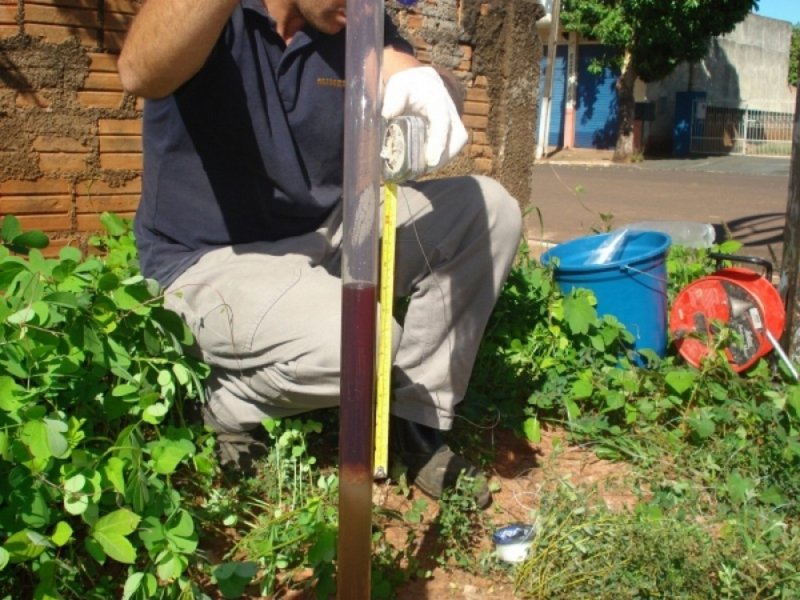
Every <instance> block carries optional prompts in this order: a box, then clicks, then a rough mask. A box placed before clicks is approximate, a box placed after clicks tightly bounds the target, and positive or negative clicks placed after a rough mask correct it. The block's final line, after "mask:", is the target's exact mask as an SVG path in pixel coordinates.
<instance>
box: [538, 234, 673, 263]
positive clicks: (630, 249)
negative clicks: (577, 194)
mask: <svg viewBox="0 0 800 600" xmlns="http://www.w3.org/2000/svg"><path fill="white" fill-rule="evenodd" d="M612 235H615V234H614V232H612V233H599V234H595V235H589V236H585V237H581V238H576V239H574V240H570V241H568V242H564V243H563V244H559V245H558V246H554V247H553V248H550V249H549V250H547V251H546V252H545V253H544V254H542V256H541V258H540V259H539V260H540V262H541V263H542V264H543V265H545V266H547V265H550V264H551V262H552V261H553V259H554V258H558V266H557V267H556V270H558V271H569V272H576V273H579V272H594V271H600V270H604V269H619V268H620V267H622V266H625V265H630V264H635V263H642V262H646V261H649V260H652V259H654V258H658V257H661V256H663V255H665V254H666V252H667V250H668V249H669V247H670V244H671V243H672V238H671V237H670V236H669V235H668V234H666V233H662V232H660V231H634V230H631V231H628V233H627V235H626V237H625V242H624V244H623V246H622V249H621V252H620V254H619V256H617V257H616V258H615V259H614V260H611V261H608V262H604V263H602V264H591V263H590V264H587V260H588V258H589V256H590V254H591V253H592V252H594V251H596V250H597V249H598V248H599V247H600V246H601V245H602V244H603V243H604V242H605V241H606V240H608V238H609V237H611V236H612Z"/></svg>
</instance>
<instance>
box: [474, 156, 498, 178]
mask: <svg viewBox="0 0 800 600" xmlns="http://www.w3.org/2000/svg"><path fill="white" fill-rule="evenodd" d="M473 164H474V165H475V168H476V169H477V170H478V172H479V173H484V174H487V173H491V172H492V166H493V163H492V161H491V160H490V159H488V158H476V159H475V160H474V161H473Z"/></svg>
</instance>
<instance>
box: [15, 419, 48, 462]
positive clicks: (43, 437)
mask: <svg viewBox="0 0 800 600" xmlns="http://www.w3.org/2000/svg"><path fill="white" fill-rule="evenodd" d="M47 436H48V432H47V426H46V425H45V423H44V421H38V420H32V421H28V422H27V423H25V425H23V426H22V432H21V434H20V438H21V439H22V441H23V443H24V444H25V445H26V446H28V448H29V449H30V451H31V454H33V456H34V457H36V458H42V459H47V458H50V457H51V456H52V452H51V451H50V443H49V442H48V439H47Z"/></svg>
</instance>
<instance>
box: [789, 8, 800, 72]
mask: <svg viewBox="0 0 800 600" xmlns="http://www.w3.org/2000/svg"><path fill="white" fill-rule="evenodd" d="M798 69H800V23H795V24H794V25H793V26H792V45H791V47H790V48H789V84H790V85H797V79H798V75H800V73H798Z"/></svg>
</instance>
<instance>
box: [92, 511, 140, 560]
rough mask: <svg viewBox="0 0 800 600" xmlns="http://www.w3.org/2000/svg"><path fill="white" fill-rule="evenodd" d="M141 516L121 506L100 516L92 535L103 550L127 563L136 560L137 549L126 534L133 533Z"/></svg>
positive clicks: (93, 527) (115, 558)
mask: <svg viewBox="0 0 800 600" xmlns="http://www.w3.org/2000/svg"><path fill="white" fill-rule="evenodd" d="M140 520H141V517H139V515H137V514H136V513H133V512H131V511H130V510H128V509H126V508H120V509H117V510H115V511H114V512H112V513H109V514H107V515H105V516H103V517H100V518H99V519H98V520H97V522H95V524H94V525H93V526H92V528H91V535H92V537H93V538H94V539H95V540H96V541H97V543H99V544H100V546H102V548H103V551H104V552H105V553H106V554H107V555H108V556H110V557H111V558H113V559H114V560H116V561H117V562H121V563H125V564H133V563H134V562H135V561H136V549H135V548H134V547H133V544H131V542H130V541H129V540H128V538H127V537H126V536H128V535H130V534H131V533H133V531H134V530H135V529H136V526H137V525H138V524H139V521H140Z"/></svg>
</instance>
